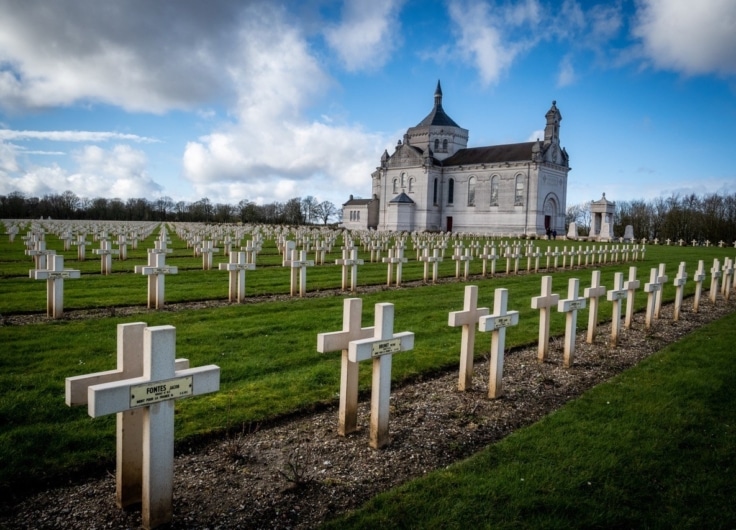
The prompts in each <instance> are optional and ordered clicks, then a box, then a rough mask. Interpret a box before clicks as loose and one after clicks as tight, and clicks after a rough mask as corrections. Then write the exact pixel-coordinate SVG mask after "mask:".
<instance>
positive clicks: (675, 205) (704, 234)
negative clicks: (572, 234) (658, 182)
mask: <svg viewBox="0 0 736 530" xmlns="http://www.w3.org/2000/svg"><path fill="white" fill-rule="evenodd" d="M572 221H575V222H576V224H577V226H578V229H579V234H580V235H587V234H588V232H589V231H590V222H591V219H590V208H589V204H588V203H584V204H578V205H574V206H570V207H569V208H568V209H567V223H568V225H569V223H571V222H572ZM627 225H631V226H632V227H633V228H634V237H636V238H637V239H641V238H647V239H649V240H653V239H659V240H660V241H665V240H667V239H670V240H672V241H678V240H680V239H682V240H683V241H686V242H688V243H690V242H691V241H693V240H695V241H698V242H700V243H703V242H705V241H710V242H711V243H718V242H719V241H725V242H726V243H728V244H729V245H730V244H732V243H733V241H734V238H736V193H734V194H731V195H719V194H716V193H713V194H709V195H702V196H699V195H695V194H691V195H684V196H681V195H672V196H670V197H668V198H662V197H660V198H656V199H652V200H650V201H645V200H642V199H639V200H634V201H616V210H615V213H614V224H613V233H614V235H615V236H616V237H619V236H623V235H624V230H625V228H626V226H627Z"/></svg>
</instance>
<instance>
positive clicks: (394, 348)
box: [371, 339, 401, 357]
mask: <svg viewBox="0 0 736 530" xmlns="http://www.w3.org/2000/svg"><path fill="white" fill-rule="evenodd" d="M400 351H401V339H389V340H385V341H383V342H376V343H375V344H373V345H372V346H371V356H372V357H380V356H381V355H386V354H388V353H397V352H400Z"/></svg>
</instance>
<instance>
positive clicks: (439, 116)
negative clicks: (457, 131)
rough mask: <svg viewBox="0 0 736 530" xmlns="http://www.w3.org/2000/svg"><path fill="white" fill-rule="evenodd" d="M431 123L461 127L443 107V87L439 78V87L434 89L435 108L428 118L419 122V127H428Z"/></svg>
mask: <svg viewBox="0 0 736 530" xmlns="http://www.w3.org/2000/svg"><path fill="white" fill-rule="evenodd" d="M429 125H441V126H445V127H460V126H459V125H458V124H457V123H455V121H454V120H453V119H452V118H450V117H449V116H448V115H447V113H446V112H445V110H444V109H443V108H442V87H441V86H440V82H439V80H438V81H437V88H436V89H435V91H434V108H432V112H430V113H429V114H428V115H427V117H426V118H424V119H423V120H422V121H420V122H419V124H418V125H417V127H427V126H429Z"/></svg>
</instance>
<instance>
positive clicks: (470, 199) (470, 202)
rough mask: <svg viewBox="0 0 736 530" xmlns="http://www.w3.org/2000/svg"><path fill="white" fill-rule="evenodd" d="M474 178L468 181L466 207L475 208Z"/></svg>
mask: <svg viewBox="0 0 736 530" xmlns="http://www.w3.org/2000/svg"><path fill="white" fill-rule="evenodd" d="M475 182H476V178H475V177H470V178H469V179H468V206H475Z"/></svg>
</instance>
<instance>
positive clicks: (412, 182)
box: [409, 177, 414, 193]
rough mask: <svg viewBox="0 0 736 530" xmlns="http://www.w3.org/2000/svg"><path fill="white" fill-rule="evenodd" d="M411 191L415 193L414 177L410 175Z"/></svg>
mask: <svg viewBox="0 0 736 530" xmlns="http://www.w3.org/2000/svg"><path fill="white" fill-rule="evenodd" d="M409 193H414V177H409Z"/></svg>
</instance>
